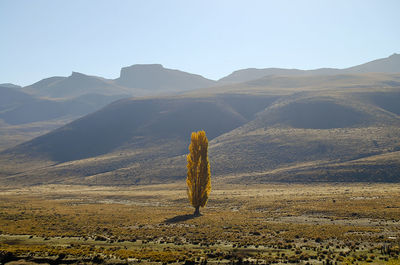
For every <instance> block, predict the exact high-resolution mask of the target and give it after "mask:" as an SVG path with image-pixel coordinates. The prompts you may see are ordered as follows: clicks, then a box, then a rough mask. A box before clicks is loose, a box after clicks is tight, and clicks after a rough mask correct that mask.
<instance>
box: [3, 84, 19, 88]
mask: <svg viewBox="0 0 400 265" xmlns="http://www.w3.org/2000/svg"><path fill="white" fill-rule="evenodd" d="M0 87H8V88H21V86H18V85H14V84H11V83H4V84H0Z"/></svg>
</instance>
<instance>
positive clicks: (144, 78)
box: [116, 64, 215, 91]
mask: <svg viewBox="0 0 400 265" xmlns="http://www.w3.org/2000/svg"><path fill="white" fill-rule="evenodd" d="M116 82H117V83H118V84H119V85H122V86H125V87H129V88H142V89H147V90H164V91H167V90H170V91H182V90H190V89H196V88H205V87H210V86H212V85H214V83H215V82H214V81H213V80H209V79H206V78H204V77H202V76H200V75H196V74H191V73H187V72H183V71H179V70H173V69H168V68H165V67H164V66H163V65H161V64H134V65H131V66H127V67H123V68H122V69H121V74H120V77H119V78H117V79H116Z"/></svg>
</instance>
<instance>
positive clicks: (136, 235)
mask: <svg viewBox="0 0 400 265" xmlns="http://www.w3.org/2000/svg"><path fill="white" fill-rule="evenodd" d="M399 191H400V185H398V184H394V185H388V184H366V185H361V184H353V185H345V184H337V185H333V184H331V185H284V184H282V185H278V184H274V185H257V186H252V185H247V186H244V185H242V186H239V185H230V186H226V185H222V184H218V183H215V185H214V190H213V191H212V193H211V198H210V201H209V203H208V205H207V207H206V208H204V209H202V213H203V215H202V216H201V217H199V218H192V216H191V214H192V212H193V209H192V208H191V207H190V206H189V204H188V202H187V198H186V191H185V186H184V184H183V183H177V184H170V185H153V186H136V187H123V188H121V187H88V186H57V185H50V186H37V187H31V188H16V189H11V188H10V189H5V188H4V189H3V190H2V191H1V193H0V194H1V195H0V230H1V234H2V235H1V236H0V251H3V253H6V252H10V253H14V254H13V255H15V256H18V257H25V256H26V255H28V254H29V253H31V255H33V256H34V257H43V256H46V257H58V256H59V255H60V254H62V255H64V256H65V257H64V256H63V257H64V259H65V258H70V259H73V258H75V259H77V258H79V259H84V258H86V259H87V260H92V259H94V258H95V257H96V256H98V257H101V258H102V259H106V260H108V259H110V258H111V257H114V258H118V259H119V260H122V261H124V260H125V261H126V262H128V259H131V258H135V259H140V260H144V261H147V262H161V261H162V262H174V261H182V262H183V261H184V260H194V261H196V260H197V261H200V259H205V258H207V259H208V261H209V262H217V261H218V260H220V261H224V260H225V261H227V260H241V259H243V260H249V259H250V260H259V262H262V263H269V262H273V261H276V262H278V261H282V262H283V261H292V262H296V261H300V260H303V261H308V262H311V263H318V262H320V261H319V260H324V261H325V260H327V259H329V260H331V261H338V262H341V261H342V262H345V261H347V262H349V263H351V262H355V261H357V262H360V261H365V262H367V260H368V259H371V255H373V256H372V257H373V258H374V262H377V261H380V262H382V263H384V262H386V261H390V260H392V261H393V259H394V260H396V259H397V258H398V255H399V251H398V250H399V249H398V246H399V242H400V222H399V220H400V211H399V209H400V192H399ZM29 235H32V236H33V237H31V238H30V236H29ZM382 247H386V250H384V251H383V252H382ZM385 251H386V252H385ZM282 255H283V256H282ZM365 255H366V256H365ZM380 258H381V259H380ZM393 262H395V261H393Z"/></svg>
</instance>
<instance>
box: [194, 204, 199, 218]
mask: <svg viewBox="0 0 400 265" xmlns="http://www.w3.org/2000/svg"><path fill="white" fill-rule="evenodd" d="M193 215H194V216H200V206H197V207H196V210H194V214H193Z"/></svg>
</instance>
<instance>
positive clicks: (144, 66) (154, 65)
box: [122, 64, 165, 69]
mask: <svg viewBox="0 0 400 265" xmlns="http://www.w3.org/2000/svg"><path fill="white" fill-rule="evenodd" d="M123 68H137V69H140V68H144V69H149V68H152V69H165V68H164V66H163V65H162V64H133V65H131V66H127V67H123ZM123 68H122V69H123Z"/></svg>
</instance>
